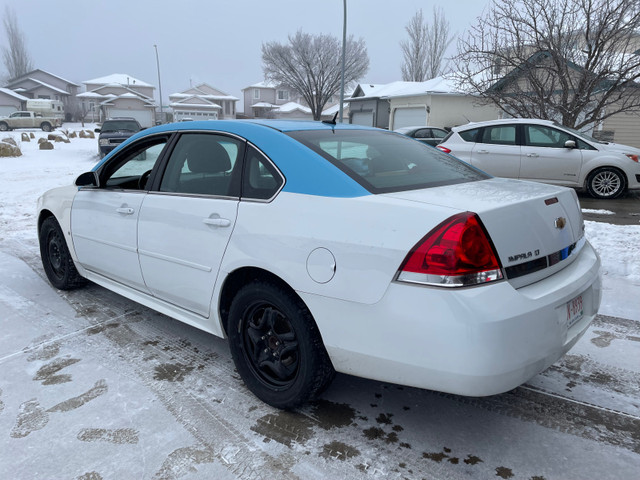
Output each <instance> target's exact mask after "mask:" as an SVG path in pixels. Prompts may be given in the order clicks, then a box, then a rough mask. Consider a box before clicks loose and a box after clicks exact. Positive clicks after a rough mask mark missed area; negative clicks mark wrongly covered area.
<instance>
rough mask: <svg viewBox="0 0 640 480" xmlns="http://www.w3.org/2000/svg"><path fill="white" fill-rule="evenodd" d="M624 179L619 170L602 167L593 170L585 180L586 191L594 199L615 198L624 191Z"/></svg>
mask: <svg viewBox="0 0 640 480" xmlns="http://www.w3.org/2000/svg"><path fill="white" fill-rule="evenodd" d="M626 184H627V182H626V179H625V177H624V174H623V173H622V172H620V171H619V170H617V169H615V168H611V167H603V168H598V169H597V170H594V171H593V172H591V173H590V174H589V177H588V178H587V191H588V192H589V194H590V195H591V196H592V197H595V198H603V199H606V198H616V197H619V196H620V195H622V193H623V192H624V191H625V189H626V186H627V185H626Z"/></svg>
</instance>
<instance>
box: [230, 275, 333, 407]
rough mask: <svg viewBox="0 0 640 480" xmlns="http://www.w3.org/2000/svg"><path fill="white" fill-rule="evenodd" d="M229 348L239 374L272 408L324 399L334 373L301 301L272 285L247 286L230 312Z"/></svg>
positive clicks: (312, 322)
mask: <svg viewBox="0 0 640 480" xmlns="http://www.w3.org/2000/svg"><path fill="white" fill-rule="evenodd" d="M228 334H229V345H230V349H231V354H232V356H233V361H234V362H235V365H236V368H237V369H238V373H239V374H240V376H241V377H242V379H243V380H244V383H245V384H246V385H247V387H248V388H249V390H251V392H253V394H254V395H255V396H256V397H258V398H259V399H260V400H262V401H263V402H265V403H268V404H269V405H271V406H273V407H276V408H282V409H291V408H294V407H297V406H299V405H301V404H302V403H304V402H307V401H309V400H312V399H313V398H315V397H316V396H317V395H319V394H320V393H321V392H322V391H323V390H324V389H325V388H326V387H327V386H328V385H329V384H330V383H331V380H333V377H334V375H335V370H334V369H333V366H332V365H331V360H330V359H329V355H328V354H327V351H326V350H325V348H324V344H323V343H322V339H321V337H320V332H319V331H318V327H317V326H316V324H315V321H314V320H313V317H312V316H311V313H310V312H309V310H308V309H307V307H306V306H305V305H304V303H303V302H302V300H300V298H298V297H297V296H296V295H295V294H293V293H290V292H288V291H287V290H285V289H284V288H282V287H279V286H277V285H275V284H273V283H269V282H263V281H254V282H252V283H249V284H247V285H245V286H244V287H242V288H241V289H240V291H238V293H237V294H236V296H235V297H234V299H233V301H232V302H231V307H230V309H229V328H228Z"/></svg>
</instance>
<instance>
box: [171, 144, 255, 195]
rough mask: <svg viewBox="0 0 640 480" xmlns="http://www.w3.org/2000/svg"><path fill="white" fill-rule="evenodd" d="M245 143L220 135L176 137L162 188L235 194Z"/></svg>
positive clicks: (178, 191)
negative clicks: (176, 140)
mask: <svg viewBox="0 0 640 480" xmlns="http://www.w3.org/2000/svg"><path fill="white" fill-rule="evenodd" d="M243 153H244V143H243V142H241V141H240V140H237V139H235V138H232V137H226V136H223V135H214V134H205V133H188V134H183V135H182V136H181V137H180V139H179V140H178V142H177V144H176V146H175V148H174V149H173V152H171V156H170V157H169V161H168V163H167V168H166V170H165V173H164V175H163V177H162V181H161V183H160V191H161V192H173V193H186V194H195V195H214V196H222V197H237V196H238V195H239V192H238V190H239V185H238V184H239V175H240V172H239V168H240V167H239V165H240V163H241V162H240V161H239V159H241V158H242V155H243Z"/></svg>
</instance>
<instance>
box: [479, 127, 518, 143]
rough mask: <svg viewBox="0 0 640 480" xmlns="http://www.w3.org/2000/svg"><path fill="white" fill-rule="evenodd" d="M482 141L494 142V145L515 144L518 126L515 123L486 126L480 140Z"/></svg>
mask: <svg viewBox="0 0 640 480" xmlns="http://www.w3.org/2000/svg"><path fill="white" fill-rule="evenodd" d="M480 143H492V144H494V145H515V144H516V127H515V125H499V126H495V127H485V128H484V130H483V132H482V140H480Z"/></svg>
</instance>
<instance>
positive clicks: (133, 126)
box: [100, 120, 140, 132]
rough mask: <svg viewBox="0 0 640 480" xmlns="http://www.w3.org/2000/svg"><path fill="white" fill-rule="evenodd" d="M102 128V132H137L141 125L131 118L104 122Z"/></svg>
mask: <svg viewBox="0 0 640 480" xmlns="http://www.w3.org/2000/svg"><path fill="white" fill-rule="evenodd" d="M100 130H101V131H102V132H137V131H139V130H140V125H138V123H137V122H134V121H131V120H113V121H109V122H104V124H102V128H101V129H100Z"/></svg>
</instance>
